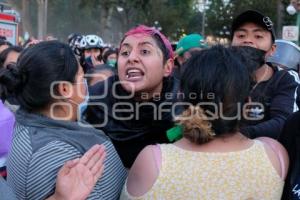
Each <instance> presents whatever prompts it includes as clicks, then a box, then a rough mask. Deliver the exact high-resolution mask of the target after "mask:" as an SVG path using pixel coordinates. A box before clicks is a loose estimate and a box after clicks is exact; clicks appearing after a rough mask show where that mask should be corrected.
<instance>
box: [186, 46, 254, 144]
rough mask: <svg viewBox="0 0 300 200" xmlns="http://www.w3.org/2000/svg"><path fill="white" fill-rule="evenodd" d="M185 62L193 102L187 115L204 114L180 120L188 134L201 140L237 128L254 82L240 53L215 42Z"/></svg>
mask: <svg viewBox="0 0 300 200" xmlns="http://www.w3.org/2000/svg"><path fill="white" fill-rule="evenodd" d="M185 65H186V69H185V71H184V72H183V75H182V78H181V89H182V92H183V94H184V102H187V103H189V104H190V106H189V108H188V109H187V110H186V111H185V112H184V114H183V115H186V114H187V113H188V114H192V113H198V114H200V117H196V118H195V117H192V118H190V119H189V120H183V121H180V123H181V124H182V125H183V127H184V130H185V133H184V136H185V137H186V138H188V139H189V140H190V141H192V142H195V143H198V144H201V143H205V142H207V141H209V139H211V136H212V135H216V136H218V135H222V134H225V133H233V132H235V131H237V130H238V124H239V121H240V120H241V118H242V116H241V115H242V108H243V104H244V102H245V100H246V97H247V96H248V93H249V84H250V81H249V75H248V71H247V68H246V67H245V66H244V65H243V63H242V61H241V59H240V57H239V56H236V54H235V53H234V52H233V50H232V49H230V48H225V47H223V46H214V47H212V48H210V49H205V50H202V51H200V52H197V53H195V54H194V55H193V56H192V57H191V58H190V59H189V60H188V61H187V62H186V63H185ZM239 109H241V112H239ZM203 113H204V114H205V115H203ZM212 113H213V114H212ZM230 118H231V119H230ZM206 119H207V120H206Z"/></svg>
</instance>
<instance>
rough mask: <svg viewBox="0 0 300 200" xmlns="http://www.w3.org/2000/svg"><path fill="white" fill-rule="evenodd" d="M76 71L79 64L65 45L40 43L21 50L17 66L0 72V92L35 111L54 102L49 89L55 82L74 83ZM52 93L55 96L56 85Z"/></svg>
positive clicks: (48, 42)
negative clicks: (13, 97) (12, 95)
mask: <svg viewBox="0 0 300 200" xmlns="http://www.w3.org/2000/svg"><path fill="white" fill-rule="evenodd" d="M77 70H78V62H77V60H76V58H75V55H74V54H73V52H72V50H71V48H70V47H69V46H68V45H67V44H64V43H61V42H58V41H47V42H40V43H38V44H36V45H34V46H32V47H31V48H28V49H26V50H24V51H23V52H22V53H21V55H20V57H19V59H18V62H17V65H16V66H12V65H9V66H8V68H7V69H5V68H2V69H1V72H0V85H1V88H2V91H4V92H6V93H12V94H14V95H15V97H16V98H17V100H18V102H19V104H20V106H21V108H23V109H25V110H27V111H35V110H38V109H41V108H44V107H45V106H47V105H48V104H49V103H50V102H51V101H52V100H53V97H52V96H51V95H52V94H51V92H50V88H51V85H52V84H53V83H55V81H69V82H71V83H73V82H74V81H75V76H76V73H77ZM54 90H55V91H54V92H55V93H57V85H56V86H54ZM2 93H3V92H2ZM1 96H2V94H1Z"/></svg>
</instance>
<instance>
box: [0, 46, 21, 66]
mask: <svg viewBox="0 0 300 200" xmlns="http://www.w3.org/2000/svg"><path fill="white" fill-rule="evenodd" d="M22 50H23V48H22V47H19V46H10V47H8V48H7V49H4V50H3V51H2V52H1V53H0V67H4V66H3V64H4V63H5V60H6V58H7V56H8V54H9V53H10V52H17V53H21V51H22Z"/></svg>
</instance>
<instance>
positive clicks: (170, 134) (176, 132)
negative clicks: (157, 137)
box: [167, 125, 183, 142]
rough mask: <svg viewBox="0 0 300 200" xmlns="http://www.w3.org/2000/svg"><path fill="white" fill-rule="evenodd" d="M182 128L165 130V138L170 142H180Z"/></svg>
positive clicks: (179, 126)
mask: <svg viewBox="0 0 300 200" xmlns="http://www.w3.org/2000/svg"><path fill="white" fill-rule="evenodd" d="M182 133H183V126H182V125H176V126H174V127H173V128H171V129H169V130H167V138H168V139H169V141H170V142H174V141H177V140H180V139H181V138H182Z"/></svg>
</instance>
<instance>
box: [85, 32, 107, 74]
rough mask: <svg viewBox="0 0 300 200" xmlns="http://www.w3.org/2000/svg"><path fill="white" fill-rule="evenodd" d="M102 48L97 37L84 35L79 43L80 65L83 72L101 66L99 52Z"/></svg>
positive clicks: (101, 42) (102, 43)
mask: <svg viewBox="0 0 300 200" xmlns="http://www.w3.org/2000/svg"><path fill="white" fill-rule="evenodd" d="M103 46H104V42H103V40H102V39H101V38H100V37H99V36H97V35H86V36H84V37H83V38H82V39H81V41H80V48H81V51H82V52H81V59H80V60H81V64H82V67H83V69H84V72H87V71H88V70H89V69H91V68H93V67H95V66H96V65H100V64H103V61H102V57H101V53H102V52H101V51H102V47H103Z"/></svg>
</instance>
